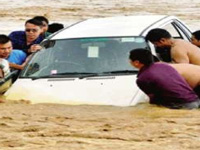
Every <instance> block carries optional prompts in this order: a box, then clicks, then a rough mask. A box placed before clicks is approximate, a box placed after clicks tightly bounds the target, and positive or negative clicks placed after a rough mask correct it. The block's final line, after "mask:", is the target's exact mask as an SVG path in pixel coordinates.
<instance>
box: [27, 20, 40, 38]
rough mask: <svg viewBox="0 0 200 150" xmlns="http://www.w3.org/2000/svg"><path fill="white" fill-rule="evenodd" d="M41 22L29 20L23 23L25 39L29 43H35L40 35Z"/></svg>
mask: <svg viewBox="0 0 200 150" xmlns="http://www.w3.org/2000/svg"><path fill="white" fill-rule="evenodd" d="M42 25H43V24H42V22H41V21H39V20H36V19H29V20H27V21H26V23H25V32H26V39H27V41H29V42H33V41H35V40H36V39H37V38H38V37H39V36H40V34H41V33H42Z"/></svg>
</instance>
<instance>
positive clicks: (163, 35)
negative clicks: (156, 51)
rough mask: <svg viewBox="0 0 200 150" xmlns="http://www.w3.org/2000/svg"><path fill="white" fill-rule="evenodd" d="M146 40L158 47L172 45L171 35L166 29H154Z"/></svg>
mask: <svg viewBox="0 0 200 150" xmlns="http://www.w3.org/2000/svg"><path fill="white" fill-rule="evenodd" d="M145 39H146V41H150V42H151V43H153V44H154V45H155V46H156V47H163V48H164V47H171V44H172V43H171V35H170V33H169V32H168V31H167V30H165V29H160V28H156V29H152V30H150V31H149V32H148V34H147V35H146V38H145Z"/></svg>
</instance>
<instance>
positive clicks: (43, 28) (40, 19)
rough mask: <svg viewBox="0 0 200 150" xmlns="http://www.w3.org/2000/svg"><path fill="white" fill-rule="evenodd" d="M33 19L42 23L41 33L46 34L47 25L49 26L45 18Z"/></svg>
mask: <svg viewBox="0 0 200 150" xmlns="http://www.w3.org/2000/svg"><path fill="white" fill-rule="evenodd" d="M33 19H36V20H39V21H41V22H42V30H43V33H45V32H47V30H48V25H49V20H48V19H47V18H46V17H44V16H35V17H34V18H33Z"/></svg>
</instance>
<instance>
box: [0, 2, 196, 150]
mask: <svg viewBox="0 0 200 150" xmlns="http://www.w3.org/2000/svg"><path fill="white" fill-rule="evenodd" d="M0 5H1V7H0V10H1V11H0V16H1V18H0V26H1V28H0V32H1V33H5V34H9V33H10V32H11V31H13V30H18V29H23V25H24V22H25V20H27V19H29V18H31V17H33V16H35V15H45V16H47V17H48V18H49V20H50V22H61V23H64V24H65V25H66V26H67V25H70V24H72V23H75V22H77V21H80V20H83V19H87V18H93V17H105V16H118V15H138V14H140V15H141V14H166V15H175V16H177V17H179V18H180V19H182V20H183V21H184V22H186V23H187V24H188V25H189V27H191V29H192V30H197V29H200V23H199V19H200V15H199V12H200V2H199V0H182V1H174V0H148V1H147V0H117V1H115V0H110V1H108V0H107V1H106V0H45V1H41V0H34V1H33V0H21V1H17V0H1V1H0ZM199 133H200V111H199V110H171V109H167V108H163V107H157V106H153V105H150V104H148V103H143V104H139V105H137V106H132V107H114V106H96V105H77V106H76V105H61V104H34V105H33V104H31V103H30V102H29V101H28V100H27V101H25V100H22V101H11V100H7V101H5V103H0V149H2V150H11V149H16V150H33V149H34V150H46V149H48V150H63V149H66V150H68V149H69V150H77V149H81V150H97V149H101V150H108V149H113V150H116V149H117V150H129V149H130V150H147V149H148V150H199V149H200V135H199Z"/></svg>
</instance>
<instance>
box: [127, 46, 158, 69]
mask: <svg viewBox="0 0 200 150" xmlns="http://www.w3.org/2000/svg"><path fill="white" fill-rule="evenodd" d="M129 59H130V63H131V65H132V66H134V67H136V68H138V69H141V68H142V67H143V66H149V65H151V64H152V63H153V62H154V59H153V55H152V54H151V52H150V51H149V50H146V49H133V50H131V51H130V55H129Z"/></svg>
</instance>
